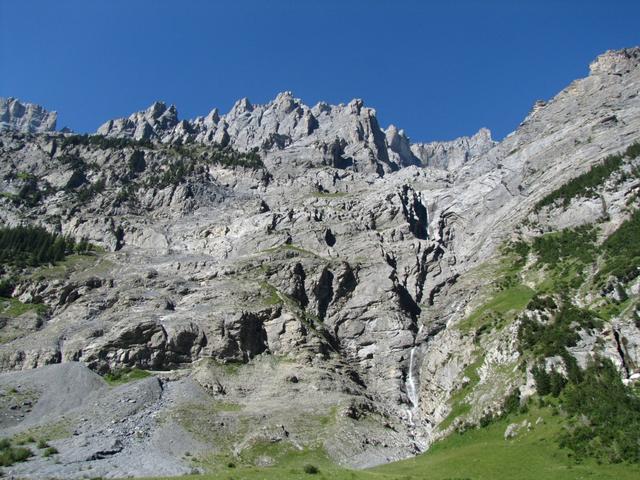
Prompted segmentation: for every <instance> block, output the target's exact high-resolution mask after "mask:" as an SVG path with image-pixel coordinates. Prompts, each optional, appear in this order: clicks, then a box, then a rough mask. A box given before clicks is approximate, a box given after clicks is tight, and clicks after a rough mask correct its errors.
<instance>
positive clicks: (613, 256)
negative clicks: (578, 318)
mask: <svg viewBox="0 0 640 480" xmlns="http://www.w3.org/2000/svg"><path fill="white" fill-rule="evenodd" d="M639 239H640V210H636V211H634V212H633V214H632V215H631V218H630V219H629V220H627V221H625V222H624V223H623V224H622V225H620V227H619V228H618V229H617V230H616V231H615V232H613V233H612V234H611V235H609V237H607V239H606V240H605V241H604V242H603V244H602V250H603V251H604V252H605V259H604V264H603V265H602V267H601V268H600V270H599V272H598V278H599V279H601V280H602V279H605V278H606V277H607V276H609V275H612V276H614V277H616V278H617V279H618V280H620V281H622V282H624V283H627V282H630V281H631V280H633V279H635V278H636V277H637V276H638V275H640V241H639Z"/></svg>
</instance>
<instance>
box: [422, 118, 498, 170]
mask: <svg viewBox="0 0 640 480" xmlns="http://www.w3.org/2000/svg"><path fill="white" fill-rule="evenodd" d="M496 144H497V142H495V141H494V140H492V139H491V132H490V131H489V130H488V129H486V128H481V129H480V130H478V133H476V134H475V135H473V136H471V137H460V138H456V139H455V140H451V141H450V142H431V143H415V144H413V145H411V147H410V148H411V153H412V154H413V155H414V156H415V157H416V158H418V159H419V161H420V163H421V164H422V165H423V166H425V167H433V168H441V169H444V170H451V171H456V170H458V169H459V168H460V167H462V166H463V165H464V164H466V163H467V162H469V161H472V160H474V159H476V158H478V157H480V156H481V155H484V154H485V153H487V152H488V151H489V150H491V149H492V148H493V147H494V146H495V145H496Z"/></svg>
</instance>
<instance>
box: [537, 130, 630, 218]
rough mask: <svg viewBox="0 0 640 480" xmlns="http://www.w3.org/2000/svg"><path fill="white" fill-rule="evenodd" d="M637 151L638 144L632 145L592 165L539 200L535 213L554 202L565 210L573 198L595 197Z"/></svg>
mask: <svg viewBox="0 0 640 480" xmlns="http://www.w3.org/2000/svg"><path fill="white" fill-rule="evenodd" d="M639 149H640V144H639V143H634V144H633V145H631V146H630V147H629V148H627V150H626V151H625V152H624V153H619V154H617V155H610V156H608V157H606V158H605V159H604V160H603V161H602V163H600V164H598V165H594V166H593V167H591V169H590V170H589V171H588V172H586V173H583V174H582V175H579V176H577V177H575V178H573V179H571V180H569V181H568V182H567V183H565V184H564V185H562V186H561V187H560V188H558V189H557V190H554V191H553V192H551V193H550V194H549V195H547V196H546V197H544V198H543V199H542V200H540V201H539V202H538V203H537V204H536V206H535V211H536V212H537V211H540V210H541V209H542V208H544V207H546V206H548V205H553V204H554V203H556V202H558V203H560V204H561V205H562V206H563V207H565V208H566V207H568V206H569V204H570V203H571V200H572V199H573V198H576V197H595V196H597V195H598V194H597V192H596V189H597V188H598V187H599V186H600V185H602V184H603V183H604V182H605V181H606V180H607V179H608V178H609V177H611V175H612V174H613V173H614V172H616V171H618V170H620V169H621V167H622V165H623V163H624V158H625V157H627V158H630V159H633V158H636V157H637V156H638V150H639Z"/></svg>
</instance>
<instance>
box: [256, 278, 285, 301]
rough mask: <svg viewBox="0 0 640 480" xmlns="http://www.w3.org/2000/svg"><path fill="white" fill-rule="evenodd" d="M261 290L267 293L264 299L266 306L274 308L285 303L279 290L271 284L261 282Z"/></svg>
mask: <svg viewBox="0 0 640 480" xmlns="http://www.w3.org/2000/svg"><path fill="white" fill-rule="evenodd" d="M260 288H261V289H262V290H263V291H264V292H265V293H266V295H265V299H264V302H265V304H267V305H269V306H273V305H281V304H282V303H283V301H282V298H280V294H279V293H278V289H277V288H276V287H274V286H273V285H271V284H270V283H269V282H266V281H264V282H261V283H260Z"/></svg>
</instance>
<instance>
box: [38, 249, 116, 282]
mask: <svg viewBox="0 0 640 480" xmlns="http://www.w3.org/2000/svg"><path fill="white" fill-rule="evenodd" d="M95 250H96V252H98V251H99V249H98V248H97V247H95ZM96 252H91V253H88V254H82V255H78V254H76V255H69V256H67V257H65V259H64V260H62V261H61V262H57V263H56V264H55V265H47V266H43V267H40V268H38V269H37V270H34V271H33V273H32V274H31V275H30V278H31V279H35V280H47V279H55V278H67V277H69V276H70V275H71V274H72V273H75V272H80V271H85V270H86V271H87V274H91V275H99V274H101V273H106V272H108V271H110V270H111V268H112V267H113V263H112V262H110V261H108V260H106V259H103V258H100V255H97V254H96Z"/></svg>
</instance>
